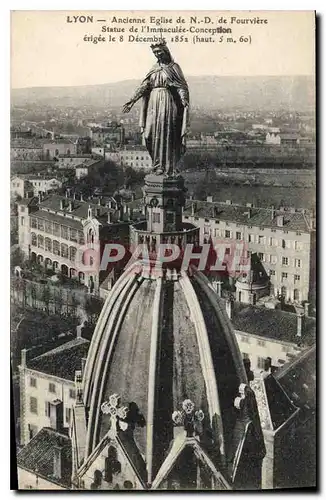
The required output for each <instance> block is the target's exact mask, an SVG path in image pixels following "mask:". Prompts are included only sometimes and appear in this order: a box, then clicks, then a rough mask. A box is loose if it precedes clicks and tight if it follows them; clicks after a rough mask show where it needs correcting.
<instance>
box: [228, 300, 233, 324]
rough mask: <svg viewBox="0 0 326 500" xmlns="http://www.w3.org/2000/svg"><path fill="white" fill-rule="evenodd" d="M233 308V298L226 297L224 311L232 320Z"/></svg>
mask: <svg viewBox="0 0 326 500" xmlns="http://www.w3.org/2000/svg"><path fill="white" fill-rule="evenodd" d="M233 309H234V302H233V298H228V299H227V301H226V313H227V315H228V316H229V319H230V320H232V317H233Z"/></svg>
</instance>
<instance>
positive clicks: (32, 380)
mask: <svg viewBox="0 0 326 500" xmlns="http://www.w3.org/2000/svg"><path fill="white" fill-rule="evenodd" d="M29 385H30V387H35V388H36V387H37V378H35V377H30V379H29ZM49 392H51V393H52V394H56V385H55V384H54V383H53V382H49ZM69 397H70V398H71V399H76V391H75V389H69ZM34 399H36V398H34Z"/></svg>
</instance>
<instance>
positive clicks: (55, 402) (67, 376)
mask: <svg viewBox="0 0 326 500" xmlns="http://www.w3.org/2000/svg"><path fill="white" fill-rule="evenodd" d="M88 348H89V341H88V340H86V339H83V338H81V337H78V338H75V339H74V340H71V341H69V342H66V343H65V344H63V345H61V346H59V347H56V348H55V349H52V350H50V351H48V352H46V353H44V354H41V355H39V356H36V357H31V356H32V355H33V349H31V350H26V349H23V350H22V354H21V364H20V366H19V376H20V384H19V385H20V444H21V445H26V444H27V443H28V442H29V441H30V440H31V439H32V438H33V437H34V436H35V435H36V434H37V433H38V432H39V431H40V430H41V429H42V428H43V427H52V424H53V418H54V417H55V416H56V414H57V411H58V410H57V408H58V406H62V411H61V413H62V422H61V427H62V428H66V429H68V428H69V425H70V416H71V409H72V407H73V405H74V403H75V401H76V389H75V371H76V370H81V369H82V363H83V360H84V359H86V357H87V352H88Z"/></svg>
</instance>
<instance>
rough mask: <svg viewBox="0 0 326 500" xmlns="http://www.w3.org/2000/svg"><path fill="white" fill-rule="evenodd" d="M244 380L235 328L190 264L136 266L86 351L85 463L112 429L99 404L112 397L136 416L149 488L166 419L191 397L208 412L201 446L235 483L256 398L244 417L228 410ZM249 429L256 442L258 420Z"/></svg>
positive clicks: (163, 451)
mask: <svg viewBox="0 0 326 500" xmlns="http://www.w3.org/2000/svg"><path fill="white" fill-rule="evenodd" d="M247 384H248V381H247V374H246V371H245V368H244V365H243V362H242V358H241V354H240V351H239V348H238V345H237V342H236V338H235V335H234V333H233V329H232V325H231V323H230V320H229V318H228V316H227V314H226V312H225V310H224V307H223V305H222V304H221V302H220V300H219V298H218V296H217V294H216V292H215V291H214V289H213V287H212V285H211V284H210V283H209V281H208V280H207V279H206V277H205V276H204V275H203V274H202V273H201V272H199V271H198V270H197V269H196V268H195V267H190V268H189V269H188V270H187V271H183V270H181V271H178V272H177V271H176V270H169V269H165V270H164V269H162V268H158V269H156V268H155V269H154V268H150V267H149V265H148V263H147V264H146V263H145V262H141V261H138V262H135V263H134V264H132V265H131V266H130V267H129V268H127V269H126V270H125V272H124V273H123V274H122V276H121V277H120V278H119V280H118V281H117V283H116V284H115V286H114V287H113V289H112V291H111V294H110V295H109V296H108V298H107V299H106V302H105V304H104V306H103V309H102V312H101V315H100V317H99V320H98V323H97V325H96V329H95V332H94V335H93V338H92V342H91V346H90V349H89V353H88V357H87V362H86V366H85V369H84V373H83V402H84V405H85V411H86V415H87V417H86V420H87V426H86V427H87V429H86V442H85V453H84V460H83V461H84V462H85V461H86V460H87V457H89V456H90V455H91V454H92V453H93V452H94V450H95V448H96V447H97V446H98V444H99V443H100V442H101V440H102V439H103V438H104V436H105V435H106V434H107V433H108V430H109V429H110V425H111V424H110V415H109V414H105V412H102V411H101V406H102V405H103V403H105V402H106V401H108V400H109V398H110V396H111V395H112V394H117V395H119V396H120V397H121V401H122V402H123V404H129V405H130V404H132V405H133V406H134V407H135V408H137V414H139V415H140V416H141V418H140V419H138V421H141V422H142V423H141V425H135V426H134V433H133V439H134V442H135V443H136V445H137V447H138V449H139V452H140V454H141V456H142V457H143V460H144V462H145V463H146V469H147V478H146V482H147V484H151V483H152V482H153V481H155V477H156V475H157V473H158V471H159V470H160V468H161V467H162V464H163V462H164V460H165V459H166V457H167V455H168V452H169V449H170V447H171V443H172V441H173V439H174V435H175V425H174V422H173V420H172V414H173V412H175V410H178V409H179V408H180V407H181V404H182V402H183V401H184V400H191V401H192V402H193V404H194V407H195V408H196V409H197V410H201V411H202V412H203V414H204V419H203V422H202V431H201V438H200V440H201V442H202V443H203V446H205V449H206V450H208V453H210V456H211V458H212V460H213V462H214V463H215V464H217V463H218V464H220V466H221V467H222V468H223V470H226V471H228V478H229V479H230V480H231V479H232V477H233V479H234V475H235V468H236V463H238V462H237V460H238V459H239V458H237V454H238V453H239V447H241V446H243V441H244V439H245V438H244V436H245V435H246V432H247V431H246V430H245V429H246V427H245V425H243V422H245V421H249V420H250V418H251V417H252V415H253V414H254V416H253V419H252V418H251V420H255V419H256V415H258V413H257V409H256V406H255V402H254V406H252V404H251V406H250V408H251V410H250V411H249V413H248V412H247V413H246V415H247V416H246V415H244V414H243V412H241V411H239V408H240V407H239V408H238V409H237V408H236V405H235V404H234V402H235V400H236V399H237V398H238V400H239V387H248V385H247ZM242 399H243V396H242ZM240 400H241V397H240ZM129 407H130V406H129ZM241 408H242V407H241ZM250 412H251V417H250V418H249V417H248V414H250ZM248 418H249V420H248ZM244 419H245V420H244ZM246 419H247V420H246ZM254 427H255V430H254V434H255V436H256V437H255V439H256V441H257V440H258V441H257V442H260V440H261V434H260V432H261V430H260V424H259V421H257V419H256V420H255V423H254ZM241 443H242V444H241ZM262 446H263V445H262Z"/></svg>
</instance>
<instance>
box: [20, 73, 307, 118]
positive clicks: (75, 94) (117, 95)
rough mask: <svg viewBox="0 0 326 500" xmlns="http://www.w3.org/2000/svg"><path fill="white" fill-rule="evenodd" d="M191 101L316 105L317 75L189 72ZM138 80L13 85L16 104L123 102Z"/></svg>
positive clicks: (300, 107)
mask: <svg viewBox="0 0 326 500" xmlns="http://www.w3.org/2000/svg"><path fill="white" fill-rule="evenodd" d="M187 80H188V84H189V88H190V93H191V104H192V105H193V106H195V107H197V106H198V107H200V108H204V109H205V108H206V109H207V108H209V109H225V108H233V107H234V108H241V109H262V110H268V109H275V108H283V109H293V110H306V109H308V108H313V107H314V105H315V104H314V79H313V78H312V77H308V76H286V77H277V76H258V77H257V76H255V77H238V76H190V77H188V78H187ZM138 84H139V81H138V80H125V81H122V82H116V83H107V84H102V85H87V86H80V87H33V88H24V89H13V90H12V92H11V101H12V104H13V105H18V106H19V105H23V104H27V103H28V104H31V105H32V104H43V103H44V104H45V103H47V104H49V105H57V106H83V105H85V103H87V105H94V106H105V107H110V106H121V105H122V104H123V103H124V102H126V100H128V99H129V98H130V97H131V96H132V95H133V92H134V90H135V88H136V87H137V85H138Z"/></svg>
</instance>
